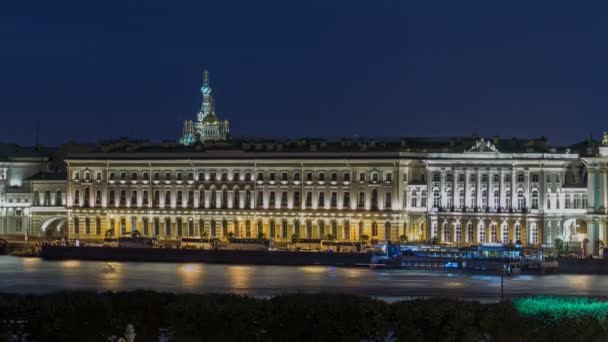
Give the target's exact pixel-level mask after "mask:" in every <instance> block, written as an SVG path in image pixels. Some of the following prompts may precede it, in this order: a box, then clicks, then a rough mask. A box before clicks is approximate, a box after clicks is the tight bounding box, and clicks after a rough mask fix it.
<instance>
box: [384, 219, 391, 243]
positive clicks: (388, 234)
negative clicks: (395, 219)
mask: <svg viewBox="0 0 608 342" xmlns="http://www.w3.org/2000/svg"><path fill="white" fill-rule="evenodd" d="M384 239H385V240H386V241H390V240H391V223H390V222H389V221H386V222H384Z"/></svg>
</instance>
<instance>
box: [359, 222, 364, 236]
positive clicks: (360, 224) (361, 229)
mask: <svg viewBox="0 0 608 342" xmlns="http://www.w3.org/2000/svg"><path fill="white" fill-rule="evenodd" d="M363 235H365V229H364V225H363V221H359V240H361V237H362V236H363Z"/></svg>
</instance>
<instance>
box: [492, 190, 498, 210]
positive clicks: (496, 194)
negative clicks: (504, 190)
mask: <svg viewBox="0 0 608 342" xmlns="http://www.w3.org/2000/svg"><path fill="white" fill-rule="evenodd" d="M492 200H493V208H494V209H497V208H499V207H500V191H498V189H494V198H493V199H492Z"/></svg>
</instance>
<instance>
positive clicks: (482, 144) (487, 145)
mask: <svg viewBox="0 0 608 342" xmlns="http://www.w3.org/2000/svg"><path fill="white" fill-rule="evenodd" d="M465 152H499V151H498V149H497V148H496V146H494V144H492V143H491V142H490V141H489V140H487V141H486V140H485V139H484V138H481V139H480V140H477V141H476V142H475V145H474V146H473V147H471V148H470V149H468V150H467V151H465Z"/></svg>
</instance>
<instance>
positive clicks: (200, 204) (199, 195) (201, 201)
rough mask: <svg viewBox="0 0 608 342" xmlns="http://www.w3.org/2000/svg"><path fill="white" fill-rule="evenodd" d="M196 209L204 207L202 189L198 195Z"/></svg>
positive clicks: (203, 192)
mask: <svg viewBox="0 0 608 342" xmlns="http://www.w3.org/2000/svg"><path fill="white" fill-rule="evenodd" d="M198 207H199V208H204V207H205V190H203V189H201V191H200V192H199V194H198Z"/></svg>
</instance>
